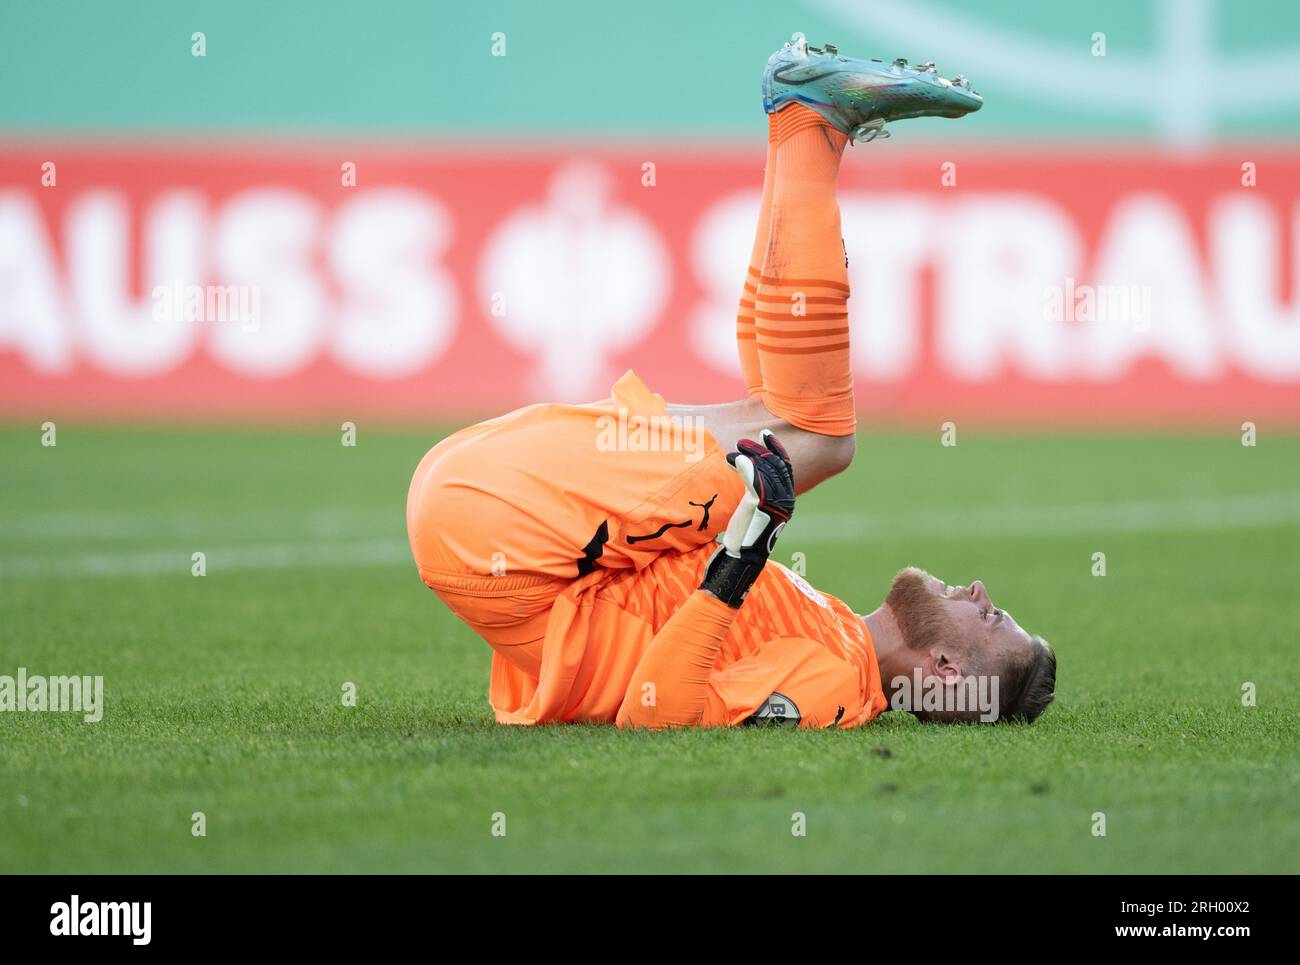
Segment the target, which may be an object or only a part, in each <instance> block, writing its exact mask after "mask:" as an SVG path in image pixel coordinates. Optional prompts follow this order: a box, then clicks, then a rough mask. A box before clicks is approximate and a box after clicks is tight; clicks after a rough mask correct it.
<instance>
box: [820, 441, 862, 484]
mask: <svg viewBox="0 0 1300 965" xmlns="http://www.w3.org/2000/svg"><path fill="white" fill-rule="evenodd" d="M824 440H825V441H824V442H822V443H821V445H822V448H823V450H824V453H825V456H824V459H825V463H824V464H825V466H826V475H827V476H838V475H839V474H840V473H842V472H844V470H846V469H848V468H849V466H851V465H853V456H854V454H855V453H856V452H857V451H858V437H857V436H825V437H824Z"/></svg>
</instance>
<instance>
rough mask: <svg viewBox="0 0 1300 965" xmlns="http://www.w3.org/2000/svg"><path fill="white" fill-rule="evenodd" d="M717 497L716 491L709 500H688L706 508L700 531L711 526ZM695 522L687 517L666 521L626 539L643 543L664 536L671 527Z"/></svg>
mask: <svg viewBox="0 0 1300 965" xmlns="http://www.w3.org/2000/svg"><path fill="white" fill-rule="evenodd" d="M717 498H718V494H717V493H714V494H713V495H712V496H711V497H710V498H709V500H708V502H703V503H697V502H695V501H694V500H687V502H688V503H690V505H692V506H698V507H700V508H701V509H702V510H704V516H703V518H702V519H701V520H700V525H699V528H698V531H699V532H704V530H706V529H708V528H709V510H710V509H712V508H713V504H714V502H716V501H717ZM693 522H695V520H693V519H685V520H682V521H681V522H680V523H664V524H663V525H662V526H660V527H659V528H658V529H657V530H655V531H654V532H653V533H645V534H643V535H641V536H627V537H625V539H626V540H627V542H628V543H629V544H632V543H642V542H645V541H646V540H648V539H658V538H659V537H660V536H662V535H663V534H664V533H666V532H668V531H669V530H670V529H682V528H683V527H685V526H690V525H691V523H693Z"/></svg>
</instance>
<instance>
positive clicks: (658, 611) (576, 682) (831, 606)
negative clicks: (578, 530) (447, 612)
mask: <svg viewBox="0 0 1300 965" xmlns="http://www.w3.org/2000/svg"><path fill="white" fill-rule="evenodd" d="M712 552H713V547H712V546H711V545H704V546H700V547H697V548H695V549H692V550H688V551H685V552H680V553H679V552H668V553H663V554H661V555H660V556H658V557H656V558H655V559H654V560H653V561H652V562H651V563H650V564H649V565H647V566H645V567H644V568H642V569H640V570H635V569H622V570H603V569H600V570H597V571H595V572H593V573H590V574H588V575H587V576H585V577H582V578H580V579H578V580H575V581H574V582H573V583H571V584H570V585H569V586H568V587H567V588H566V589H565V590H563V591H562V592H561V593H560V595H559V596H558V597H557V598H556V601H555V604H554V606H553V607H552V609H551V612H550V616H549V619H548V622H547V626H546V637H545V643H544V646H543V651H542V661H541V671H540V673H539V675H538V676H537V677H536V678H533V677H532V676H531V675H528V674H525V673H524V672H523V671H522V670H520V669H519V668H518V667H516V666H514V665H513V664H512V663H511V662H509V661H507V660H505V659H503V658H502V657H501V656H500V655H499V654H498V655H496V656H495V657H494V658H493V663H492V686H491V697H492V706H493V708H494V709H495V711H496V716H497V719H498V720H499V721H501V722H502V723H513V724H533V723H546V722H555V721H583V720H587V721H604V722H612V721H613V720H614V719H615V718H616V717H617V715H618V711H619V707H620V705H621V704H622V701H623V698H624V694H625V691H626V689H627V686H628V683H629V681H631V680H632V678H633V674H634V672H635V670H636V667H637V664H638V663H639V662H640V660H641V658H642V656H643V655H644V654H645V652H646V650H647V649H648V647H649V646H650V643H651V641H652V640H653V639H654V636H655V634H656V633H658V632H659V630H660V629H661V628H662V627H663V625H664V624H665V623H667V622H668V619H669V618H670V617H671V616H672V615H673V613H675V612H676V611H677V610H678V609H679V608H680V607H681V606H682V604H683V603H684V602H685V601H686V599H687V598H688V597H689V596H690V594H691V593H692V592H693V591H694V590H695V589H696V587H698V586H699V584H700V580H701V579H702V577H703V571H704V567H705V565H706V564H707V562H708V560H709V557H710V555H711V554H712ZM885 706H886V700H885V696H884V693H883V691H882V689H881V682H880V670H879V667H878V666H877V663H876V655H875V651H874V649H873V647H872V645H871V637H870V634H869V632H868V630H867V627H866V624H865V623H864V622H863V620H862V618H861V617H859V616H858V615H857V614H855V613H854V612H853V611H852V610H851V609H850V608H849V607H848V606H846V605H845V604H844V603H843V602H841V601H840V600H838V599H836V598H835V597H833V596H829V595H827V594H824V593H821V592H819V591H818V590H816V589H814V588H813V587H812V586H811V585H810V584H809V583H808V581H807V580H805V579H804V578H803V577H801V576H799V575H798V574H796V573H794V572H792V571H791V570H789V569H787V568H786V567H784V566H782V565H780V564H779V563H776V562H774V561H770V562H769V563H768V565H767V566H766V568H765V569H764V571H763V573H762V574H760V576H759V578H758V580H757V582H755V584H754V586H753V588H752V589H751V590H750V593H749V596H748V598H747V599H746V600H745V604H744V605H743V606H742V607H741V608H740V611H739V614H738V618H737V620H736V622H735V624H734V625H733V626H732V627H731V630H730V631H729V632H728V634H727V636H726V638H725V639H724V641H723V644H722V648H721V650H720V652H719V654H718V659H717V663H716V665H715V668H714V671H713V674H712V675H711V677H710V680H709V686H708V694H707V704H706V709H705V712H704V717H703V719H702V720H701V721H700V724H701V725H702V726H705V727H709V726H714V727H716V726H728V725H735V724H740V723H745V722H747V721H751V720H752V721H755V722H764V721H770V722H784V723H788V724H797V725H799V726H802V727H833V726H839V727H854V726H857V725H860V724H864V723H866V722H867V721H869V720H871V719H872V718H874V717H876V716H877V715H878V714H880V713H881V712H882V711H883V710H884V709H885Z"/></svg>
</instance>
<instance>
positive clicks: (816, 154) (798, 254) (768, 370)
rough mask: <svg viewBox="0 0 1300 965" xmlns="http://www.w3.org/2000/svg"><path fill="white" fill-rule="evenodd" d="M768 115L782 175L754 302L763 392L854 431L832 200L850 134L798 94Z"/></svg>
mask: <svg viewBox="0 0 1300 965" xmlns="http://www.w3.org/2000/svg"><path fill="white" fill-rule="evenodd" d="M771 117H772V118H773V120H774V123H772V124H771V125H770V127H769V139H770V141H771V145H772V147H774V148H775V155H776V158H775V160H776V177H775V178H773V179H772V180H773V185H772V198H771V205H772V211H771V215H770V219H769V227H768V241H767V250H766V252H765V253H764V256H763V269H762V272H761V273H760V275H759V279H758V286H757V287H758V292H757V296H756V299H755V302H756V304H755V310H754V318H755V323H756V324H755V332H756V335H757V338H756V340H755V344H756V345H757V348H758V357H759V365H760V368H761V371H762V376H763V401H764V403H765V404H766V405H767V407H768V409H769V410H770V411H771V412H772V413H773V414H774V415H777V416H780V417H781V418H782V419H785V420H786V421H787V422H790V423H791V424H793V425H796V426H799V427H800V428H802V429H808V430H810V431H812V432H819V433H822V434H823V435H829V436H846V435H852V434H853V432H854V429H855V427H856V425H857V420H856V416H855V414H854V409H853V373H852V370H851V367H850V359H849V315H848V298H849V278H848V269H847V266H846V265H845V260H844V242H843V240H842V238H841V235H840V209H839V204H838V203H837V202H836V200H835V182H836V178H837V177H838V176H839V169H840V156H841V155H842V154H843V153H844V147H845V145H846V144H847V143H848V138H847V137H845V136H844V135H843V134H841V133H839V132H838V131H836V130H835V129H834V128H833V127H831V126H830V125H829V124H827V123H826V121H825V120H823V119H822V117H821V116H820V115H819V114H817V113H816V112H815V111H813V110H810V109H809V108H807V107H804V106H803V105H801V104H796V105H793V106H791V107H787V108H785V109H784V110H782V111H779V112H778V113H776V114H774V115H771ZM760 228H761V226H760ZM738 326H739V322H738ZM742 354H743V351H742ZM743 364H744V363H743V361H742V365H743Z"/></svg>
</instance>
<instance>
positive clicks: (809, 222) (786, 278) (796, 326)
mask: <svg viewBox="0 0 1300 965" xmlns="http://www.w3.org/2000/svg"><path fill="white" fill-rule="evenodd" d="M763 98H764V106H765V107H766V109H767V111H768V113H769V148H768V166H767V171H766V176H765V180H764V213H763V214H762V215H760V218H759V229H758V238H756V249H757V247H758V246H759V243H760V241H761V238H762V233H763V232H764V231H766V232H767V245H766V248H765V250H764V251H763V265H762V267H761V269H760V270H759V271H758V276H759V277H758V282H757V284H751V285H749V286H747V290H746V295H750V294H753V295H754V299H753V301H754V307H753V311H752V315H753V319H754V322H753V325H752V327H751V325H750V324H748V318H749V315H748V314H747V310H748V307H749V306H748V305H747V299H742V304H741V313H740V316H739V318H738V320H737V336H738V338H737V341H738V344H739V348H740V357H741V366H742V369H743V370H744V373H745V379H746V384H747V386H748V387H749V389H750V393H751V398H749V399H745V400H742V401H739V402H734V403H728V404H725V405H719V406H674V407H673V410H672V411H673V413H674V415H675V416H678V417H684V416H690V417H692V418H695V419H699V420H701V421H702V422H703V423H704V425H705V426H706V427H707V428H708V429H709V431H710V432H711V433H712V434H713V435H714V436H715V437H716V438H718V439H719V440H720V441H721V442H722V443H723V445H724V446H726V445H730V444H732V443H733V442H734V440H736V439H737V438H742V437H746V436H748V437H751V438H757V436H758V433H759V432H760V431H761V430H762V429H764V428H768V429H771V430H772V431H774V432H776V433H777V435H778V436H780V437H781V440H782V442H784V443H785V445H786V448H787V449H788V450H789V451H790V453H791V455H792V456H793V457H794V461H795V464H796V465H798V466H799V467H800V471H799V479H798V480H797V482H798V488H799V491H800V492H804V491H806V490H808V489H810V488H812V487H813V486H815V485H816V484H817V483H819V482H821V481H822V480H823V479H826V478H827V477H829V476H832V475H835V474H836V473H837V472H840V471H842V470H843V469H844V468H846V467H847V466H848V464H849V462H850V461H851V460H852V457H853V450H854V437H853V429H854V425H855V419H854V414H853V382H852V372H851V368H850V365H849V338H848V335H849V328H848V310H847V302H848V278H847V269H846V266H845V261H844V252H843V243H842V241H841V236H840V229H839V208H838V204H837V203H836V200H835V181H836V177H837V175H838V171H839V159H840V155H841V154H842V152H843V149H844V144H845V142H846V140H847V138H848V137H849V136H850V135H851V136H852V137H854V138H857V139H861V140H872V139H874V138H876V137H887V136H888V135H889V132H888V131H885V130H884V125H885V123H886V122H893V121H896V120H904V119H907V118H913V117H927V116H937V117H961V116H963V115H965V114H967V113H970V112H972V111H975V110H979V108H980V106H981V105H982V104H983V99H982V98H981V97H980V96H979V95H978V93H976V92H975V91H973V90H972V89H971V86H970V83H969V82H968V81H966V80H965V79H964V78H962V77H960V76H958V77H956V78H954V79H953V80H951V81H949V80H946V79H945V78H942V77H940V76H939V75H938V73H937V71H936V70H935V69H934V66H933V65H932V64H923V65H921V66H919V67H909V66H907V63H906V61H901V60H900V61H895V62H893V63H885V62H881V61H866V60H853V59H850V58H846V57H841V56H839V54H838V51H837V50H835V48H834V47H831V46H830V45H827V47H826V48H825V49H824V50H819V49H817V48H812V47H808V46H807V44H806V43H804V42H803V41H802V40H800V41H798V42H797V43H794V44H786V46H785V47H784V48H783V49H782V50H779V51H777V52H776V53H775V54H774V55H773V56H772V57H771V58H770V59H769V61H768V65H767V70H766V71H765V73H764V77H763ZM756 259H757V256H756V255H755V257H754V260H756ZM751 263H752V262H751ZM751 273H752V270H751ZM752 281H753V278H752V277H751V282H752ZM749 288H752V289H753V291H752V292H751V291H750V290H749ZM751 330H752V331H753V333H754V338H753V339H752V340H751V339H749V338H748V335H749V333H750V331H751ZM755 362H756V363H757V372H758V373H759V374H760V375H761V378H762V380H763V388H762V392H761V394H759V395H757V396H755V394H754V386H753V373H754V372H755Z"/></svg>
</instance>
